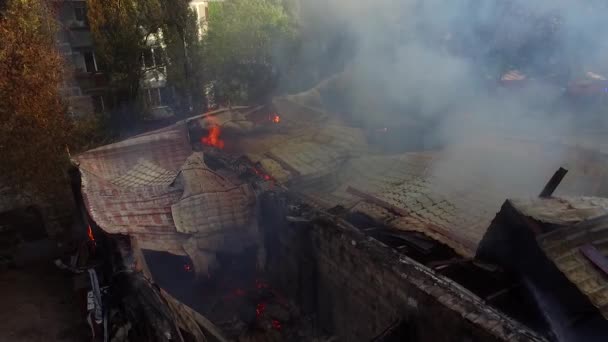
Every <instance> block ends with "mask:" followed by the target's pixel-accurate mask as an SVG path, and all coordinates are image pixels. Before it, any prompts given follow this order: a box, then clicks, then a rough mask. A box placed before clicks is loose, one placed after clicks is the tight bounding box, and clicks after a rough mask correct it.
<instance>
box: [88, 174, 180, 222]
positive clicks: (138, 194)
mask: <svg viewBox="0 0 608 342" xmlns="http://www.w3.org/2000/svg"><path fill="white" fill-rule="evenodd" d="M81 174H82V193H83V197H84V200H85V205H86V206H87V209H88V211H89V214H90V215H91V217H92V218H93V220H95V222H96V223H97V225H99V226H100V227H101V228H102V229H103V230H105V231H107V232H108V233H145V232H157V233H161V232H171V231H175V227H174V224H173V218H172V216H171V204H172V203H175V202H176V201H177V200H178V199H179V197H180V196H181V191H180V190H176V189H169V188H166V187H139V188H135V189H124V188H119V187H118V186H116V185H114V184H112V183H110V182H109V181H106V180H104V179H102V178H100V177H98V176H96V175H94V174H91V173H89V172H88V171H85V170H81Z"/></svg>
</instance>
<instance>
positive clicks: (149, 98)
mask: <svg viewBox="0 0 608 342" xmlns="http://www.w3.org/2000/svg"><path fill="white" fill-rule="evenodd" d="M145 99H146V103H147V104H148V107H151V108H155V107H164V106H169V105H170V104H171V103H172V102H173V92H172V91H171V88H168V87H160V88H147V89H145Z"/></svg>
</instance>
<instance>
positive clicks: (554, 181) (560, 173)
mask: <svg viewBox="0 0 608 342" xmlns="http://www.w3.org/2000/svg"><path fill="white" fill-rule="evenodd" d="M567 173H568V170H566V169H564V168H563V167H560V168H559V169H558V170H557V171H555V173H554V174H553V177H551V179H550V180H549V182H548V183H547V185H545V188H544V189H543V191H542V192H541V193H540V195H539V197H541V198H547V197H551V196H552V195H553V193H554V192H555V189H557V187H558V186H559V184H560V183H561V182H562V180H563V179H564V177H565V176H566V174H567Z"/></svg>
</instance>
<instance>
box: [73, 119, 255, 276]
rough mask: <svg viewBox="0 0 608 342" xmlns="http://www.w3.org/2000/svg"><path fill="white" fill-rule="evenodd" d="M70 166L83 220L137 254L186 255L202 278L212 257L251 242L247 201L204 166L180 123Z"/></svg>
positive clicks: (250, 201) (245, 191) (241, 188)
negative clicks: (76, 172) (125, 240)
mask: <svg viewBox="0 0 608 342" xmlns="http://www.w3.org/2000/svg"><path fill="white" fill-rule="evenodd" d="M75 162H76V163H77V165H78V167H79V169H80V172H81V178H82V193H83V198H84V202H85V205H86V208H87V210H88V212H89V214H90V216H91V218H92V219H93V220H94V221H95V223H96V224H97V225H98V226H99V227H100V228H102V229H103V230H104V231H106V232H108V233H111V234H129V235H131V236H133V237H135V238H136V239H137V240H138V243H139V244H140V247H141V248H144V249H150V250H157V251H166V252H170V253H173V254H177V255H186V254H187V255H189V256H190V258H191V259H192V260H193V262H194V264H195V267H196V268H197V270H198V271H201V272H206V271H208V268H209V266H210V265H211V264H212V263H213V262H214V258H215V254H214V253H215V252H217V251H218V250H227V251H232V250H235V249H239V247H237V246H238V245H241V246H242V245H245V244H248V243H249V244H251V243H255V242H256V240H255V239H254V238H252V236H253V235H254V234H253V232H254V231H255V230H256V221H255V219H254V218H255V216H254V209H255V208H254V204H255V200H254V198H253V194H252V193H251V192H250V190H249V188H248V187H247V186H246V185H244V184H242V183H239V182H238V181H237V182H235V183H232V182H231V179H228V178H226V177H223V176H221V175H219V174H217V173H215V172H213V171H212V170H211V169H209V168H208V167H207V166H206V165H205V163H204V161H203V156H202V154H201V153H197V152H193V150H192V147H191V145H190V143H189V141H188V133H187V130H186V123H185V122H181V123H178V124H176V125H173V126H170V127H167V128H164V129H161V130H158V131H154V132H150V133H146V134H142V135H139V136H136V137H133V138H131V139H127V140H125V141H122V142H119V143H115V144H110V145H107V146H103V147H100V148H97V149H94V150H90V151H88V152H85V153H83V154H81V155H79V156H77V157H76V158H75Z"/></svg>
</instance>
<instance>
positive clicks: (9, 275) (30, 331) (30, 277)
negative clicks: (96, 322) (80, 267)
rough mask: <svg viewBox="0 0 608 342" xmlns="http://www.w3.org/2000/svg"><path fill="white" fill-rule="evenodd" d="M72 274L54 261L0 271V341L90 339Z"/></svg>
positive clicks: (30, 341)
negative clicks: (57, 265)
mask: <svg viewBox="0 0 608 342" xmlns="http://www.w3.org/2000/svg"><path fill="white" fill-rule="evenodd" d="M71 277H72V275H71V274H69V273H65V272H64V271H62V270H59V269H58V268H57V267H56V266H55V265H53V263H52V261H51V260H48V261H43V262H38V263H36V264H34V265H31V264H30V265H27V266H23V267H20V268H16V269H4V270H0V294H1V295H0V298H2V305H0V342H4V341H7V342H8V341H11V342H13V341H15V342H20V341H23V342H38V341H41V342H42V341H61V342H71V341H90V337H89V332H88V330H87V329H88V328H87V325H86V322H85V321H84V315H83V314H82V313H81V309H80V306H79V304H78V302H77V296H76V292H74V290H73V283H72V279H71Z"/></svg>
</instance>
